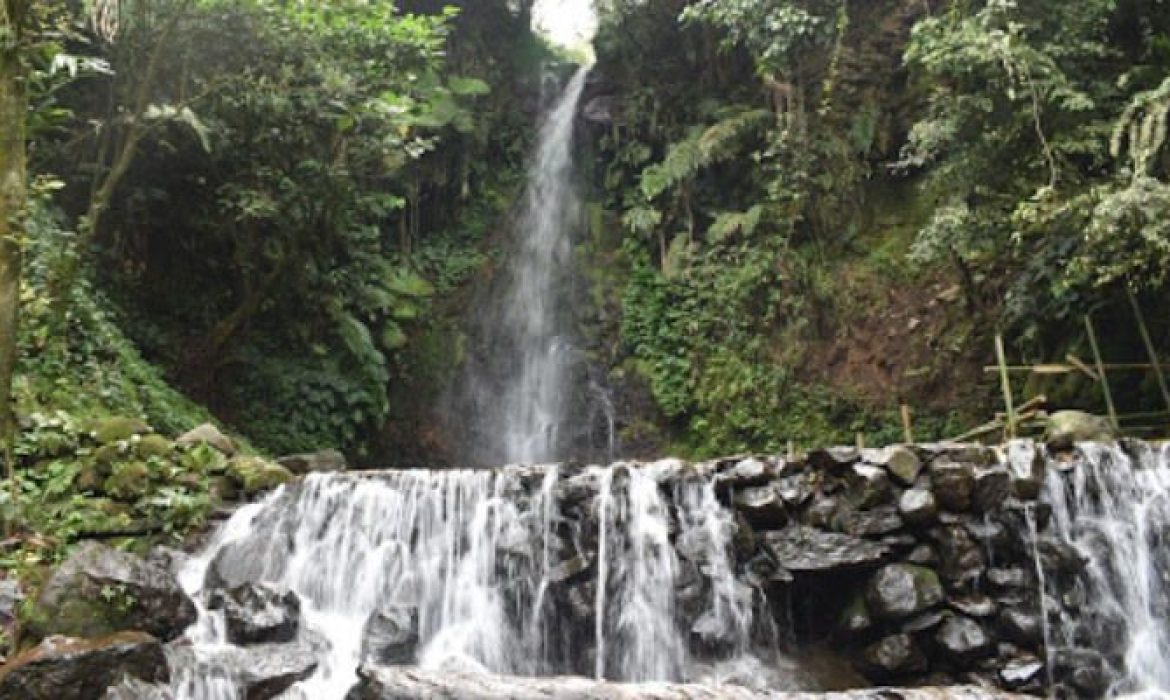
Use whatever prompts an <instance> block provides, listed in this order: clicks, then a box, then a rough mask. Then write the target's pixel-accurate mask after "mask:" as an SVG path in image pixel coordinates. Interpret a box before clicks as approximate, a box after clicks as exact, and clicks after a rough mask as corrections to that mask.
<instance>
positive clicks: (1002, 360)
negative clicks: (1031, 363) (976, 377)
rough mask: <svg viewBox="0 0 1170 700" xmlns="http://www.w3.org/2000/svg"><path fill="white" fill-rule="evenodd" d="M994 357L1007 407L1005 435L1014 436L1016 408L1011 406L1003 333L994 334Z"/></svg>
mask: <svg viewBox="0 0 1170 700" xmlns="http://www.w3.org/2000/svg"><path fill="white" fill-rule="evenodd" d="M995 357H996V360H997V361H998V362H999V381H1000V384H1001V385H1002V388H1003V405H1004V407H1006V408H1007V426H1006V427H1007V437H1008V439H1009V440H1010V439H1012V438H1014V437H1015V436H1016V409H1015V408H1014V407H1012V380H1011V378H1010V377H1009V376H1008V371H1007V354H1006V353H1005V352H1004V350H1003V334H1002V333H996V334H995Z"/></svg>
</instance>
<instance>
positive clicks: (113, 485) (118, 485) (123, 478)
mask: <svg viewBox="0 0 1170 700" xmlns="http://www.w3.org/2000/svg"><path fill="white" fill-rule="evenodd" d="M150 476H151V475H150V467H148V466H146V463H145V462H140V461H137V460H135V461H131V462H122V463H120V464H117V465H115V466H114V467H113V471H112V473H111V474H110V476H109V478H108V479H106V480H105V482H103V483H102V489H101V490H102V492H103V493H105V494H106V495H108V496H110V497H111V498H114V499H116V500H119V501H127V502H130V501H137V500H138V499H139V498H141V497H142V496H143V495H145V494H146V492H147V491H149V490H150Z"/></svg>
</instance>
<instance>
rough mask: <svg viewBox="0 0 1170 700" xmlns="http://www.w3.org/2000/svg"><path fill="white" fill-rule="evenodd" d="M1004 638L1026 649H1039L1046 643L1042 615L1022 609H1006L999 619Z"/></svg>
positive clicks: (1001, 612) (998, 622)
mask: <svg viewBox="0 0 1170 700" xmlns="http://www.w3.org/2000/svg"><path fill="white" fill-rule="evenodd" d="M997 624H998V627H999V630H1000V633H1001V634H1002V635H1003V636H1004V638H1006V639H1008V640H1011V641H1013V642H1016V643H1017V644H1022V645H1024V646H1026V647H1031V648H1038V647H1039V646H1040V645H1041V644H1042V643H1043V642H1044V627H1043V624H1042V622H1041V619H1040V615H1038V614H1036V613H1033V612H1030V611H1027V610H1022V609H1020V608H1004V609H1003V610H1001V611H1000V613H999V617H998V618H997Z"/></svg>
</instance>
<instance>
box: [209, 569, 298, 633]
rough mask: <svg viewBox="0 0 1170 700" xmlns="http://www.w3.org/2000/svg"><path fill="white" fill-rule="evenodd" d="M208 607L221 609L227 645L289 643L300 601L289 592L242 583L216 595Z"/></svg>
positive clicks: (294, 631)
mask: <svg viewBox="0 0 1170 700" xmlns="http://www.w3.org/2000/svg"><path fill="white" fill-rule="evenodd" d="M210 607H211V608H212V609H218V608H222V609H223V615H224V622H225V624H226V626H227V636H228V641H230V642H231V643H233V644H263V643H279V642H289V641H292V640H293V639H294V638H295V637H296V636H297V627H298V626H299V624H300V617H301V600H300V598H298V597H297V594H296V593H293V592H292V591H278V590H276V589H274V588H271V587H269V586H265V585H263V584H252V583H245V584H244V585H242V586H238V587H236V588H232V589H230V590H227V591H217V592H216V593H215V594H213V595H212V596H211V601H210Z"/></svg>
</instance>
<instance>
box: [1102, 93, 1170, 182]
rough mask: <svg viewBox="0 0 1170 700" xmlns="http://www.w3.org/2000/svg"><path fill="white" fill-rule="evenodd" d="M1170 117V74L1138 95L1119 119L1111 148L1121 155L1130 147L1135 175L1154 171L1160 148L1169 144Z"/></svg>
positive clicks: (1117, 155) (1114, 130) (1113, 151)
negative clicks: (1157, 84)
mask: <svg viewBox="0 0 1170 700" xmlns="http://www.w3.org/2000/svg"><path fill="white" fill-rule="evenodd" d="M1168 118H1170V78H1167V79H1166V80H1165V81H1163V83H1162V84H1161V85H1159V86H1158V87H1156V88H1154V89H1153V90H1147V91H1145V92H1139V93H1138V94H1137V95H1134V98H1133V100H1131V101H1130V103H1129V106H1128V107H1126V108H1125V111H1124V112H1122V114H1121V118H1120V119H1118V120H1117V125H1116V126H1115V127H1114V129H1113V140H1112V141H1111V142H1110V145H1109V150H1110V153H1112V154H1113V157H1114V158H1119V157H1121V152H1122V150H1123V148H1126V147H1128V152H1129V158H1130V160H1131V161H1132V162H1133V175H1134V178H1140V177H1143V176H1145V175H1148V174H1150V171H1151V168H1152V167H1153V165H1154V162H1155V159H1156V158H1157V155H1158V151H1160V150H1161V148H1162V146H1164V145H1165V144H1166V130H1167V122H1168V121H1170V119H1168Z"/></svg>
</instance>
